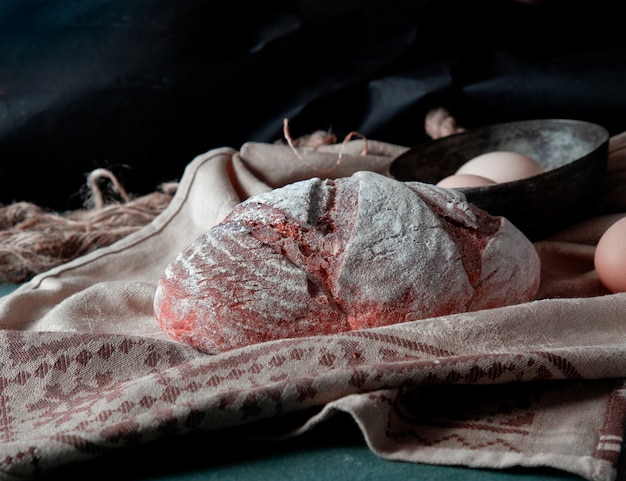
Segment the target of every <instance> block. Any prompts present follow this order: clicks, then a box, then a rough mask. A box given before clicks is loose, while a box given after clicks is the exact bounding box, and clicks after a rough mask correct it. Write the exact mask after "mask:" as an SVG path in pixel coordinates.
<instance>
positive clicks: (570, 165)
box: [389, 118, 610, 194]
mask: <svg viewBox="0 0 626 481" xmlns="http://www.w3.org/2000/svg"><path fill="white" fill-rule="evenodd" d="M537 123H546V124H549V125H555V124H556V125H559V124H561V125H562V124H565V125H580V126H587V127H591V128H593V129H595V130H597V135H598V141H597V144H596V145H594V146H593V147H592V148H591V149H590V150H589V151H588V152H587V153H586V154H584V155H581V156H580V157H578V158H576V159H574V160H571V161H569V162H567V163H565V164H563V165H560V166H558V167H555V168H552V169H550V170H546V171H545V172H541V173H539V174H535V175H532V176H530V177H525V178H523V179H517V180H512V181H508V182H501V183H498V184H489V185H485V186H476V187H462V188H456V189H455V190H458V191H460V192H463V193H470V194H475V193H497V192H499V191H504V190H510V189H515V188H521V187H523V186H526V185H528V181H529V180H530V179H532V180H533V181H536V180H550V178H552V177H556V176H558V175H561V174H562V173H563V172H566V171H568V170H574V169H576V167H577V166H578V164H580V163H582V162H584V161H585V160H586V159H587V158H588V157H589V156H590V155H592V154H593V153H594V152H596V151H597V150H598V149H601V148H602V147H603V144H606V145H608V142H609V139H610V134H609V131H608V130H607V129H606V128H605V127H604V126H602V125H600V124H597V123H594V122H589V121H586V120H579V119H568V118H540V119H524V120H514V121H508V122H502V123H496V124H489V125H483V126H479V127H474V128H471V129H467V130H464V131H462V132H457V133H454V134H451V135H448V136H445V137H440V138H438V139H433V140H427V141H426V142H423V143H421V144H418V145H415V146H413V147H411V148H409V149H408V150H406V151H404V152H403V153H402V154H400V155H398V156H397V157H396V158H395V159H393V161H392V162H391V163H390V164H389V173H390V175H391V176H392V177H393V178H395V179H396V180H400V181H403V182H425V181H421V180H419V179H403V178H400V177H398V176H396V175H394V172H393V170H394V165H395V166H398V165H399V164H400V163H401V162H402V161H403V160H405V159H409V158H412V157H414V156H415V155H416V152H418V151H419V150H420V149H424V148H429V147H431V146H433V145H435V144H445V143H447V142H454V141H456V140H457V139H459V138H460V137H471V136H475V135H480V134H482V133H485V132H488V131H491V130H494V129H506V128H510V127H512V126H523V125H529V124H537ZM468 160H469V159H468Z"/></svg>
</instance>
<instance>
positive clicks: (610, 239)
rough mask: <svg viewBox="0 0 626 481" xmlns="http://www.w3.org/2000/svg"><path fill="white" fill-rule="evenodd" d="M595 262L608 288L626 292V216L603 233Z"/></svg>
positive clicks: (597, 270)
mask: <svg viewBox="0 0 626 481" xmlns="http://www.w3.org/2000/svg"><path fill="white" fill-rule="evenodd" d="M593 262H594V266H595V269H596V273H597V274H598V277H599V278H600V281H601V282H602V284H603V285H604V286H605V287H606V288H607V289H608V290H610V291H611V292H626V217H624V218H622V219H620V220H618V221H617V222H615V223H614V224H612V225H611V226H610V227H609V228H608V229H607V230H606V231H605V232H604V234H602V237H600V240H599V241H598V245H597V246H596V251H595V255H594V259H593Z"/></svg>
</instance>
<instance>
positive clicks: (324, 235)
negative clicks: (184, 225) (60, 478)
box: [154, 172, 540, 352]
mask: <svg viewBox="0 0 626 481" xmlns="http://www.w3.org/2000/svg"><path fill="white" fill-rule="evenodd" d="M539 276H540V265H539V257H538V255H537V253H536V251H535V249H534V246H533V245H532V243H531V242H530V241H529V240H528V239H527V238H526V237H525V236H524V235H523V234H522V233H521V232H520V231H519V230H518V229H517V228H515V227H514V226H513V225H512V224H511V223H510V222H509V221H508V220H507V219H505V218H503V217H495V216H491V215H489V214H487V213H486V212H484V211H482V210H480V209H479V208H477V207H475V206H473V205H471V204H469V203H467V202H466V200H465V197H464V196H463V194H461V193H458V192H456V191H453V190H447V189H441V188H438V187H435V186H433V185H430V184H422V183H403V182H399V181H396V180H394V179H391V178H389V177H385V176H383V175H380V174H376V173H373V172H358V173H356V174H354V175H352V176H351V177H345V178H340V179H335V180H321V179H318V178H314V179H310V180H305V181H300V182H296V183H294V184H290V185H287V186H285V187H282V188H279V189H275V190H273V191H271V192H268V193H265V194H261V195H258V196H255V197H252V198H250V199H248V200H246V201H244V202H242V203H241V204H239V205H238V206H237V207H236V208H235V209H234V210H233V211H232V212H231V214H230V215H229V216H228V217H227V218H226V219H224V221H223V222H222V223H220V224H219V225H217V226H215V227H214V228H212V229H210V230H208V231H206V232H205V233H204V234H203V235H201V236H200V237H199V238H198V239H197V240H196V241H195V242H194V243H193V244H192V245H191V246H189V247H188V248H187V249H186V250H185V251H183V252H182V253H181V254H180V255H179V256H178V257H177V258H176V259H175V260H174V261H173V262H172V263H171V264H170V266H169V267H168V268H167V270H166V272H165V273H164V275H163V277H162V279H161V281H160V283H159V285H158V287H157V291H156V295H155V301H154V306H155V316H156V319H157V321H158V322H159V323H160V325H161V327H162V328H163V329H164V330H165V331H166V332H167V333H168V334H169V335H170V336H171V337H172V338H174V339H176V340H179V341H181V342H185V343H189V344H191V345H193V346H195V347H196V348H198V349H200V350H202V351H205V352H221V351H226V350H230V349H235V348H238V347H242V346H245V345H248V344H252V343H258V342H265V341H271V340H276V339H283V338H291V337H301V336H312V335H324V334H333V333H340V332H345V331H349V330H354V329H363V328H370V327H378V326H384V325H388V324H394V323H399V322H405V321H411V320H416V319H424V318H429V317H436V316H441V315H446V314H451V313H456V312H467V311H474V310H479V309H486V308H493V307H500V306H504V305H509V304H517V303H522V302H528V301H531V300H532V299H533V298H534V296H535V294H536V292H537V289H538V286H539Z"/></svg>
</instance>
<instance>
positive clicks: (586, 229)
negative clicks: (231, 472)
mask: <svg viewBox="0 0 626 481" xmlns="http://www.w3.org/2000/svg"><path fill="white" fill-rule="evenodd" d="M364 150H366V152H364ZM405 150H406V147H403V146H397V145H391V144H386V143H382V142H376V141H371V140H370V141H368V142H366V141H364V140H353V141H350V142H348V143H347V144H345V145H338V144H332V145H321V146H319V147H317V148H299V149H298V152H299V155H295V153H294V150H293V149H292V148H291V147H289V146H285V145H279V144H261V143H247V144H245V145H243V146H242V147H241V148H240V150H239V151H236V150H235V149H232V148H227V147H225V148H221V149H215V150H211V151H209V152H207V153H205V154H203V155H200V156H198V157H197V158H195V159H194V160H193V161H192V162H190V164H189V165H188V166H187V168H186V170H185V172H184V174H183V176H182V178H181V181H180V186H179V188H178V191H177V193H176V195H175V196H174V198H173V199H172V201H171V203H170V205H169V206H168V207H167V208H166V210H165V211H164V212H163V213H162V214H161V215H160V216H158V217H157V218H156V219H155V220H154V221H153V222H151V223H150V224H148V225H147V226H145V227H144V228H143V229H141V230H139V231H138V232H136V233H134V234H131V235H130V236H128V237H126V238H124V239H122V240H120V241H118V242H116V243H115V244H113V245H111V246H109V247H105V248H102V249H99V250H97V251H94V252H92V253H90V254H88V255H85V256H83V257H81V258H78V259H75V260H74V261H71V262H69V263H67V264H64V265H62V266H59V267H57V268H54V269H52V270H50V271H48V272H46V273H43V274H40V275H38V276H36V277H35V278H33V279H32V280H31V281H30V282H28V283H26V284H24V285H22V286H21V287H20V288H18V289H17V290H16V291H15V292H13V293H12V294H10V295H8V296H5V297H4V298H2V299H1V300H0V379H1V383H0V411H1V413H2V416H0V427H1V429H0V479H17V478H20V479H24V478H28V477H34V476H37V475H40V474H42V473H48V472H51V471H53V470H54V469H55V468H56V467H59V466H62V465H67V464H69V463H72V462H78V461H83V460H88V459H90V458H93V457H95V456H99V455H101V454H103V453H105V452H107V451H109V450H113V449H121V448H123V447H124V446H127V445H135V444H137V443H147V442H150V441H151V440H155V439H157V438H163V437H170V436H176V435H178V434H182V433H186V432H189V431H200V430H202V431H205V432H206V436H214V435H218V434H217V430H218V429H222V428H233V429H237V432H238V433H246V432H250V433H255V435H259V434H261V435H266V436H279V437H285V436H287V437H288V436H297V435H298V434H299V433H302V432H304V431H306V430H308V429H313V428H314V426H315V425H316V424H317V423H321V422H332V416H333V414H334V413H338V412H343V413H348V414H350V415H351V416H352V417H353V418H354V420H355V422H356V423H357V424H358V426H359V427H360V429H361V430H362V432H363V435H364V438H365V440H366V442H367V444H368V446H369V447H370V448H371V450H372V451H373V452H375V453H376V454H378V455H379V456H381V457H383V458H386V459H394V460H403V461H408V462H418V463H431V464H446V465H462V466H470V467H483V468H506V467H512V466H529V467H530V466H532V467H536V466H547V467H552V468H556V469H561V470H564V471H567V472H570V473H574V474H577V475H579V476H581V477H583V478H586V479H589V480H596V481H612V480H614V479H616V477H617V476H618V472H617V464H618V463H617V462H618V457H619V453H620V450H621V446H622V434H623V430H624V422H625V414H626V396H625V390H624V379H626V329H625V328H624V324H625V321H626V294H609V293H608V292H607V291H606V290H604V289H603V287H602V286H601V284H600V282H599V280H598V279H597V276H595V273H594V271H593V252H594V248H595V243H596V242H597V239H598V238H599V235H601V232H603V229H605V228H606V227H607V225H609V223H610V221H612V220H614V219H615V218H619V217H621V216H622V215H623V214H622V211H624V212H626V192H624V188H623V187H622V186H623V185H624V184H623V182H622V179H623V178H624V176H626V134H622V135H620V136H617V137H614V138H612V139H611V146H610V151H611V153H610V159H609V161H610V163H609V171H608V173H607V179H606V185H605V189H604V190H603V195H602V199H600V201H599V204H598V216H597V217H594V218H592V219H588V220H586V221H585V222H583V223H581V224H580V225H576V226H571V228H568V229H567V230H564V231H563V232H560V233H557V234H555V235H554V236H551V237H550V238H548V239H543V240H541V241H539V242H537V243H536V244H535V245H536V246H537V250H538V252H539V254H540V256H541V259H542V275H543V280H542V285H541V288H540V292H539V296H538V298H537V300H535V301H533V302H530V303H526V304H521V305H515V306H509V307H505V308H499V309H491V310H485V311H479V312H472V313H463V314H456V315H449V316H444V317H440V318H434V319H424V320H418V321H411V322H406V323H403V324H398V325H393V326H388V327H384V328H376V329H369V330H363V331H354V332H350V333H345V334H341V335H335V336H321V337H311V338H302V339H285V340H280V341H275V342H270V343H265V344H258V345H252V346H248V347H245V348H242V349H238V350H235V351H231V352H227V353H223V354H219V355H207V354H204V353H201V352H198V351H196V350H194V349H193V348H191V347H189V346H185V345H182V344H179V343H176V342H174V341H172V340H171V339H170V338H168V337H167V336H166V335H165V334H164V333H163V332H162V331H161V330H160V329H159V327H158V325H157V324H156V321H155V319H154V317H153V313H152V300H153V295H154V291H155V287H156V283H157V282H158V279H159V277H160V275H161V274H162V272H163V271H164V269H165V267H166V266H167V264H168V263H169V262H171V261H172V260H173V259H174V258H175V256H176V255H177V254H178V252H180V251H181V250H182V249H184V248H185V247H186V246H187V245H189V244H190V243H191V242H192V241H193V240H194V239H195V238H196V237H197V236H198V235H200V234H201V233H202V232H203V231H204V230H206V229H208V228H210V227H211V226H213V225H215V224H216V223H218V222H219V221H220V220H221V219H223V218H224V217H225V216H226V215H227V214H228V212H229V211H230V210H231V209H232V208H233V207H234V206H235V205H236V204H237V203H238V202H240V201H241V200H243V199H244V198H246V197H248V196H251V195H254V194H257V193H261V192H265V191H268V190H270V189H272V188H275V187H279V186H282V185H284V184H286V183H289V182H293V181H295V180H299V179H304V178H308V177H312V176H320V175H321V174H323V175H327V174H328V173H329V172H330V175H332V176H334V177H339V176H344V175H350V174H351V173H353V172H355V171H357V170H373V171H377V172H380V173H384V174H387V173H388V170H387V169H388V165H389V163H390V162H391V160H393V158H395V157H396V156H397V155H399V154H400V153H402V152H404V151H405ZM339 156H340V160H341V161H340V162H339V163H338V164H337V159H338V158H339ZM416 255H418V253H416ZM296 413H306V415H307V418H306V420H305V421H304V422H300V423H297V424H294V422H293V419H294V417H293V416H289V415H290V414H296ZM268 423H271V426H272V429H271V432H270V430H263V429H261V430H259V426H265V427H267V426H268Z"/></svg>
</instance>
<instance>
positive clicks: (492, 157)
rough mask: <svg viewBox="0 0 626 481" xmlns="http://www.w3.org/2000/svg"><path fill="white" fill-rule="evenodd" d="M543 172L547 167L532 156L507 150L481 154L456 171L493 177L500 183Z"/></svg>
mask: <svg viewBox="0 0 626 481" xmlns="http://www.w3.org/2000/svg"><path fill="white" fill-rule="evenodd" d="M542 172H545V169H544V168H543V167H542V166H541V165H540V164H539V163H538V162H536V161H535V160H533V159H531V158H530V157H527V156H526V155H522V154H518V153H516V152H506V151H494V152H487V153H485V154H482V155H479V156H477V157H474V158H473V159H470V160H468V161H467V162H466V163H465V164H463V165H462V166H461V167H460V168H459V169H458V170H457V171H456V173H457V174H472V175H479V176H481V177H486V178H488V179H493V180H494V181H495V182H496V183H499V184H500V183H502V182H511V181H514V180H520V179H525V178H527V177H532V176H533V175H537V174H541V173H542Z"/></svg>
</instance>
